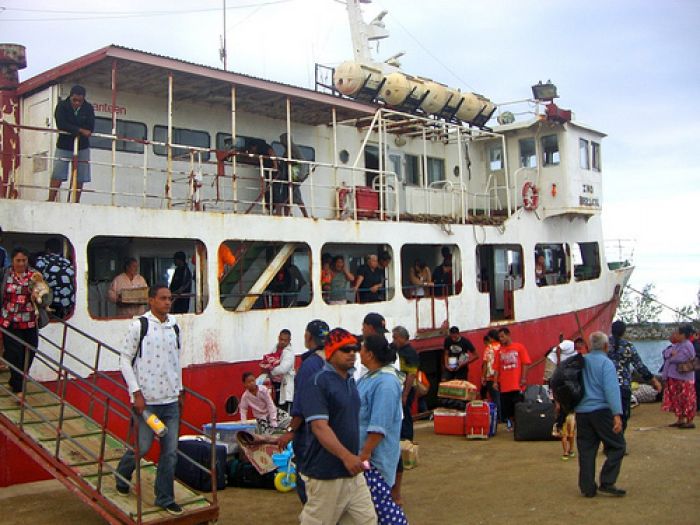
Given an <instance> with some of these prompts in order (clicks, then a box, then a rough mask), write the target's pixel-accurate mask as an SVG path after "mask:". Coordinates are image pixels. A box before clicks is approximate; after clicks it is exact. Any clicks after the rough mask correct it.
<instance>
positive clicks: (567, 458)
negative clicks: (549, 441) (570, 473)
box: [561, 454, 569, 461]
mask: <svg viewBox="0 0 700 525" xmlns="http://www.w3.org/2000/svg"><path fill="white" fill-rule="evenodd" d="M561 460H562V461H569V456H568V455H567V454H562V456H561Z"/></svg>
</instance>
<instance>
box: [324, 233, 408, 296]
mask: <svg viewBox="0 0 700 525" xmlns="http://www.w3.org/2000/svg"><path fill="white" fill-rule="evenodd" d="M375 258H376V264H377V266H376V267H375V268H374V269H372V268H371V266H373V265H374V262H371V261H370V259H375ZM339 259H342V260H343V263H342V267H343V268H344V270H347V273H346V272H345V271H343V272H342V275H341V273H340V272H339V271H335V272H333V265H334V264H337V265H338V266H337V268H338V269H340V268H341V263H340V262H338V261H339ZM329 263H330V266H326V265H327V264H329ZM321 265H322V268H321V289H322V293H323V300H324V301H325V302H327V303H328V304H333V305H342V304H349V303H376V302H381V301H388V300H391V299H392V298H393V297H394V286H395V285H394V282H395V281H394V263H393V253H392V250H391V247H389V246H386V245H384V244H335V243H333V244H325V245H324V246H323V248H322V249H321ZM377 285H378V286H377ZM356 286H357V289H356Z"/></svg>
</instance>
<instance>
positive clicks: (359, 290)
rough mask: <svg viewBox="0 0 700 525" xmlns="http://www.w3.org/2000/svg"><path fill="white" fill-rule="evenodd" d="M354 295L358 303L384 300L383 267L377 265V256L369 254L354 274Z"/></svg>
mask: <svg viewBox="0 0 700 525" xmlns="http://www.w3.org/2000/svg"><path fill="white" fill-rule="evenodd" d="M355 276H356V279H355V287H354V291H355V297H356V298H357V299H356V300H358V301H359V302H360V303H377V302H379V301H383V300H384V291H383V288H384V268H382V267H380V266H379V258H378V257H377V256H376V255H374V254H371V255H369V256H368V257H367V263H366V264H363V265H362V266H360V267H359V268H358V269H357V273H356V274H355Z"/></svg>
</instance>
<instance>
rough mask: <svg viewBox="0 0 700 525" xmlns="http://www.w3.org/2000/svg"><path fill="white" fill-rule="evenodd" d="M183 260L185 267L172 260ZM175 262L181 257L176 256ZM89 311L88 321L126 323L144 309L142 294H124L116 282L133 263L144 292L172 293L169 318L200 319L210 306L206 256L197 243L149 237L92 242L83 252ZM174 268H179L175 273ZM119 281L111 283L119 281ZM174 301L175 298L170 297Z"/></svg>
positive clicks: (92, 240) (145, 307) (116, 238)
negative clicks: (160, 288)
mask: <svg viewBox="0 0 700 525" xmlns="http://www.w3.org/2000/svg"><path fill="white" fill-rule="evenodd" d="M179 252H181V253H182V254H184V256H185V261H184V264H185V267H182V266H181V265H180V262H177V263H176V261H175V257H174V256H175V254H179ZM178 259H180V257H179V256H178ZM87 260H88V268H87V279H88V311H89V313H90V316H91V317H92V318H93V319H114V318H131V317H133V316H135V315H140V314H142V313H144V312H145V311H146V310H147V309H148V301H147V298H146V297H145V296H146V294H147V289H143V288H144V287H143V286H134V288H136V290H131V291H129V292H126V293H125V292H124V290H122V289H121V288H120V281H127V282H128V280H127V278H126V277H125V276H123V275H121V274H123V272H124V268H125V266H126V265H127V262H128V261H131V260H135V261H136V271H137V272H138V274H139V275H140V276H141V277H142V280H141V279H139V281H140V283H138V282H136V281H134V282H135V283H136V284H141V285H142V284H143V283H144V282H145V284H146V288H148V287H150V286H153V285H154V284H159V283H162V284H166V285H168V286H169V287H171V290H172V291H173V292H176V291H179V293H178V294H177V296H176V297H175V296H174V297H173V303H172V306H171V313H173V314H187V313H196V314H200V313H202V312H203V311H204V309H205V308H206V306H207V302H208V300H209V294H208V291H207V290H208V277H207V273H206V268H207V251H206V248H205V246H204V244H203V243H202V242H201V241H198V240H196V239H177V238H172V239H163V238H148V237H93V238H92V239H91V240H90V242H89V243H88V246H87ZM178 268H183V269H182V270H178ZM120 275H121V277H120V278H119V279H116V278H117V277H118V276H120ZM174 295H175V294H174Z"/></svg>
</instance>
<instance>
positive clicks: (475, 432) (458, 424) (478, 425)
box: [433, 400, 498, 439]
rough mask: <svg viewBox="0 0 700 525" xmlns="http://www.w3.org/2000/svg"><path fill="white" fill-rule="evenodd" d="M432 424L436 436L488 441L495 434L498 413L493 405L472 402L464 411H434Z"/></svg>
mask: <svg viewBox="0 0 700 525" xmlns="http://www.w3.org/2000/svg"><path fill="white" fill-rule="evenodd" d="M433 423H434V430H435V433H436V434H443V435H452V436H466V438H467V439H488V438H490V437H492V436H494V435H495V434H496V429H497V426H498V413H497V411H496V405H495V403H489V402H486V401H479V400H474V401H470V402H469V403H467V406H466V410H454V409H447V408H438V409H435V411H434V412H433Z"/></svg>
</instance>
